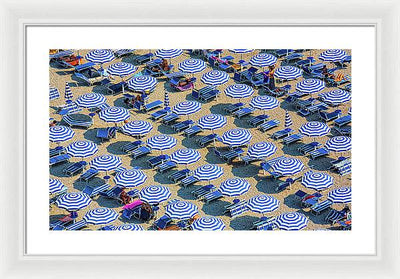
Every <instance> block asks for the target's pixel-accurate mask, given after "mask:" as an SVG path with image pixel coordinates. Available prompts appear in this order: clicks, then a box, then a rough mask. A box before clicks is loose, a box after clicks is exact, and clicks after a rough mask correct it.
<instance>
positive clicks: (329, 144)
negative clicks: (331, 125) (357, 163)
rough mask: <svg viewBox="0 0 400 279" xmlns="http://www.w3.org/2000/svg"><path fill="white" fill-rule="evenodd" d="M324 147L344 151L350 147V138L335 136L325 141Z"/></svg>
mask: <svg viewBox="0 0 400 279" xmlns="http://www.w3.org/2000/svg"><path fill="white" fill-rule="evenodd" d="M325 147H326V148H327V149H328V150H329V151H333V152H345V151H349V150H350V149H351V138H350V137H345V136H337V137H333V138H330V139H329V140H327V141H326V143H325Z"/></svg>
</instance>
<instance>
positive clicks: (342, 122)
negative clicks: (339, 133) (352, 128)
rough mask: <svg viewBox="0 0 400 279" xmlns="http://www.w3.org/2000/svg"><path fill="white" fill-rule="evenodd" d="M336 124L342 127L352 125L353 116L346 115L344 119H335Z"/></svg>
mask: <svg viewBox="0 0 400 279" xmlns="http://www.w3.org/2000/svg"><path fill="white" fill-rule="evenodd" d="M333 122H334V123H335V126H338V127H342V126H344V125H347V124H350V123H351V115H345V116H342V117H339V118H338V119H335V121H333Z"/></svg>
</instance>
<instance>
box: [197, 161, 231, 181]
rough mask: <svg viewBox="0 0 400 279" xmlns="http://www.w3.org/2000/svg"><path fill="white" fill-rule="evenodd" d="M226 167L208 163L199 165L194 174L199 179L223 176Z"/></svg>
mask: <svg viewBox="0 0 400 279" xmlns="http://www.w3.org/2000/svg"><path fill="white" fill-rule="evenodd" d="M223 174H224V169H223V168H221V167H220V166H217V165H212V164H206V165H202V166H200V167H198V168H197V169H195V171H194V172H193V176H194V177H195V178H197V179H199V180H208V181H210V180H213V179H217V178H219V177H221V176H222V175H223Z"/></svg>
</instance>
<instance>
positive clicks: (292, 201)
mask: <svg viewBox="0 0 400 279" xmlns="http://www.w3.org/2000/svg"><path fill="white" fill-rule="evenodd" d="M283 203H284V204H285V205H286V206H287V207H289V208H293V209H302V207H301V205H300V201H299V199H298V197H297V196H296V195H295V194H291V195H288V196H286V197H285V198H284V199H283Z"/></svg>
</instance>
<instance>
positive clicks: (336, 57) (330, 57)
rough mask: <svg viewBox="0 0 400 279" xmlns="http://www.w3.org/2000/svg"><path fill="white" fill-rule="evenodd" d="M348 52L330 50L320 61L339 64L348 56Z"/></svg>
mask: <svg viewBox="0 0 400 279" xmlns="http://www.w3.org/2000/svg"><path fill="white" fill-rule="evenodd" d="M346 55H347V54H346V52H344V50H341V49H328V50H326V51H324V52H323V53H321V54H320V56H319V59H321V60H323V61H326V62H338V61H341V60H342V59H343V58H345V56H346Z"/></svg>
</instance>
